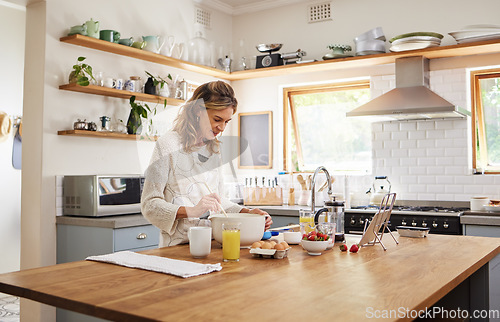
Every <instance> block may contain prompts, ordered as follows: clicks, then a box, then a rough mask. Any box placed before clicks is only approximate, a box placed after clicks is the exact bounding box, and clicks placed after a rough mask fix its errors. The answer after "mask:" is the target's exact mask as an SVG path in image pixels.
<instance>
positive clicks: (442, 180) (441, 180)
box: [436, 176, 454, 184]
mask: <svg viewBox="0 0 500 322" xmlns="http://www.w3.org/2000/svg"><path fill="white" fill-rule="evenodd" d="M436 183H437V184H453V183H454V179H453V177H452V176H436Z"/></svg>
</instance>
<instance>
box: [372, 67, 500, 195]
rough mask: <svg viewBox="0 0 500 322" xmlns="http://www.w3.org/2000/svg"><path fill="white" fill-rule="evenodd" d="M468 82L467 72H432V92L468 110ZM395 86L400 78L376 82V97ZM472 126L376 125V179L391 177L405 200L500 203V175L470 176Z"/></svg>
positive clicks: (453, 122) (465, 122) (446, 122)
mask: <svg viewBox="0 0 500 322" xmlns="http://www.w3.org/2000/svg"><path fill="white" fill-rule="evenodd" d="M468 77H469V76H468V73H467V72H466V69H465V68H456V69H451V70H437V71H431V72H430V84H431V89H432V90H434V91H435V92H436V93H437V94H439V95H441V96H443V97H444V98H445V99H447V100H448V101H450V102H451V103H453V104H456V105H458V106H461V107H462V108H466V107H468V104H469V102H468V94H467V91H468V84H467V82H466V80H467V79H468ZM394 80H395V77H394V75H383V76H375V77H372V79H371V82H372V85H373V88H372V97H375V95H379V94H380V93H385V92H387V91H389V90H390V89H392V88H394ZM469 108H470V107H469ZM469 123H470V119H469V118H465V119H439V120H419V121H393V122H378V123H372V125H371V126H372V140H373V144H372V147H373V153H372V154H373V158H374V159H373V166H374V168H373V175H388V176H389V180H390V181H391V182H392V183H393V188H394V189H393V190H394V191H396V192H397V193H398V199H400V200H401V199H407V200H415V199H416V200H450V201H453V200H455V201H468V200H470V197H471V196H473V195H481V194H484V195H493V196H496V197H497V198H500V175H484V176H473V175H471V174H470V173H471V170H470V168H469V167H470V165H469V164H470V158H471V156H470V153H469V150H470V148H471V147H470V146H469V145H470V143H469V141H470V139H469V136H470V133H469V132H470V129H469ZM373 175H370V176H369V177H370V180H369V181H370V182H371V181H372V180H373ZM367 177H368V176H367Z"/></svg>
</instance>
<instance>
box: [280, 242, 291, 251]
mask: <svg viewBox="0 0 500 322" xmlns="http://www.w3.org/2000/svg"><path fill="white" fill-rule="evenodd" d="M280 244H281V245H283V246H284V247H285V249H287V248H288V247H290V245H288V243H287V242H286V241H282V242H281V243H280Z"/></svg>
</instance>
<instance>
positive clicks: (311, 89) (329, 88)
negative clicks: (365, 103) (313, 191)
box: [283, 79, 370, 172]
mask: <svg viewBox="0 0 500 322" xmlns="http://www.w3.org/2000/svg"><path fill="white" fill-rule="evenodd" d="M355 89H370V80H369V79H362V80H356V81H349V82H338V83H328V84H321V85H303V86H296V87H286V88H283V169H284V171H287V172H293V170H292V164H291V151H290V146H289V142H288V141H289V140H288V134H289V133H288V131H289V127H290V126H289V124H288V119H289V116H290V120H291V122H292V125H291V127H293V129H292V130H293V131H294V132H295V133H296V135H295V139H296V140H297V141H298V142H299V143H300V135H299V128H298V123H297V119H296V115H295V111H294V109H293V103H292V101H293V100H291V97H292V96H294V95H303V94H314V93H323V92H333V91H343V90H355ZM297 158H298V159H299V162H302V166H303V157H302V146H301V145H300V144H298V145H297ZM311 171H312V170H311ZM300 172H309V171H300Z"/></svg>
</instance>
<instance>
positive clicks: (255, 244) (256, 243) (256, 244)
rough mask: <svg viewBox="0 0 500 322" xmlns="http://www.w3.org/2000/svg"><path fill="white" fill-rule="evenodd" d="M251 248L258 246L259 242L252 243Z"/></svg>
mask: <svg viewBox="0 0 500 322" xmlns="http://www.w3.org/2000/svg"><path fill="white" fill-rule="evenodd" d="M252 248H260V242H255V243H253V244H252Z"/></svg>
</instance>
